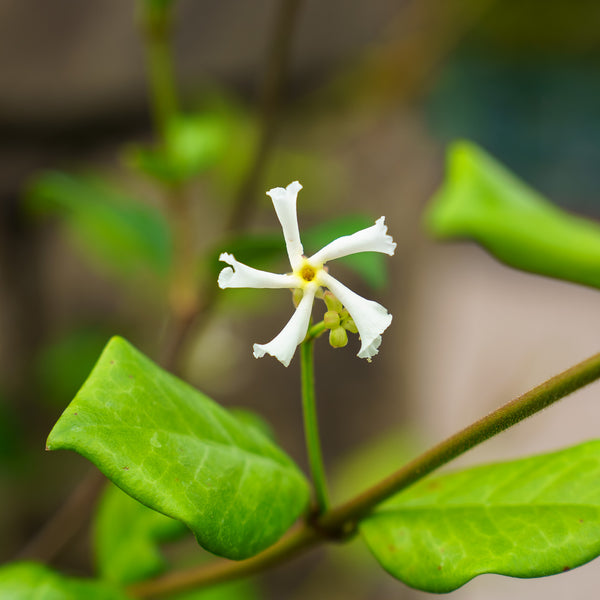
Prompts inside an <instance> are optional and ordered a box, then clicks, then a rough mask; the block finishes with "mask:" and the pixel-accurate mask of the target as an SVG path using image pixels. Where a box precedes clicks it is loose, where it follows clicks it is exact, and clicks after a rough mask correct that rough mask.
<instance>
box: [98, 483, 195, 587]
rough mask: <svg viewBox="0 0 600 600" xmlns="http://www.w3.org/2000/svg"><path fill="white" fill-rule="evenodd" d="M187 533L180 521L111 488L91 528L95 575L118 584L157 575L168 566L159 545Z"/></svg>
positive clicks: (106, 492) (104, 495)
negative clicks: (96, 570) (92, 528)
mask: <svg viewBox="0 0 600 600" xmlns="http://www.w3.org/2000/svg"><path fill="white" fill-rule="evenodd" d="M186 531H187V529H186V527H185V525H184V524H183V523H182V522H181V521H176V520H175V519H171V518H169V517H166V516H165V515H163V514H161V513H159V512H156V511H155V510H152V509H151V508H148V507H147V506H144V505H143V504H141V503H140V502H138V501H137V500H135V499H134V498H132V497H131V496H128V495H127V494H126V493H125V492H123V491H121V490H120V489H119V488H118V487H116V486H114V485H110V486H108V487H107V488H106V490H105V492H104V494H103V495H102V498H101V500H100V505H99V507H98V511H97V513H96V519H95V526H94V539H93V543H94V554H95V557H96V565H97V568H98V573H99V574H100V576H101V577H102V578H103V579H106V580H108V581H112V582H114V583H120V584H129V583H134V582H136V581H141V580H144V579H148V578H149V577H152V576H154V575H158V574H159V573H160V572H161V571H163V570H164V569H165V568H166V567H167V563H166V561H165V559H164V558H163V556H162V555H161V553H160V549H159V544H160V542H167V541H169V540H172V539H175V538H177V537H179V536H180V535H182V534H184V533H185V532H186Z"/></svg>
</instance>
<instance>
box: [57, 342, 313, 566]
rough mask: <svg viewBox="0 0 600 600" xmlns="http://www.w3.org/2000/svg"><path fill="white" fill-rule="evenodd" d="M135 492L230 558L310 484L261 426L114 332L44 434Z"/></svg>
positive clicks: (280, 517) (257, 541)
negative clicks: (241, 417) (246, 420)
mask: <svg viewBox="0 0 600 600" xmlns="http://www.w3.org/2000/svg"><path fill="white" fill-rule="evenodd" d="M48 448H49V449H51V450H55V449H58V448H66V449H72V450H76V451H77V452H79V453H80V454H82V455H83V456H85V457H87V458H89V459H90V460H91V461H92V462H94V463H95V464H96V465H97V466H98V467H99V468H100V470H101V471H102V472H103V473H105V474H106V476H107V477H109V478H110V479H112V481H113V482H114V483H116V484H117V485H118V486H119V487H121V488H122V489H123V490H125V491H126V492H127V493H128V494H130V495H132V496H133V497H135V498H136V499H138V500H139V501H140V502H142V503H144V504H146V505H147V506H149V507H151V508H153V509H155V510H158V511H160V512H162V513H164V514H166V515H168V516H170V517H173V518H175V519H178V520H180V521H183V522H184V523H185V524H186V525H187V526H188V527H189V528H190V529H191V530H192V531H193V532H194V534H195V535H196V537H197V539H198V542H199V543H200V544H201V545H202V546H203V547H204V548H206V549H207V550H209V551H210V552H213V553H215V554H219V555H222V556H226V557H228V558H233V559H242V558H246V557H248V556H252V555H253V554H256V553H258V552H259V551H261V550H263V549H264V548H266V547H267V546H269V545H271V544H272V543H274V542H275V541H276V540H277V539H278V538H279V537H280V536H281V535H282V534H283V533H284V532H285V531H286V530H287V529H288V528H289V527H290V525H291V524H292V523H293V521H294V520H295V519H296V518H297V517H298V516H299V515H300V514H301V513H302V511H303V510H304V509H305V508H306V506H307V504H308V499H309V489H308V484H307V482H306V479H305V478H304V476H303V475H302V474H301V473H300V471H299V470H298V468H297V467H296V465H295V464H294V463H293V462H292V461H291V459H290V458H289V457H288V456H287V455H286V454H285V453H284V452H283V451H282V450H280V449H279V448H278V447H277V446H275V445H274V444H273V443H272V442H271V441H270V440H269V439H268V438H267V437H266V436H265V435H264V434H263V433H262V432H261V431H259V430H258V429H256V428H255V427H253V426H251V425H248V424H245V423H242V422H241V421H240V420H238V419H237V418H236V417H235V416H234V415H232V414H230V413H229V412H228V411H226V410H225V409H223V408H221V407H220V406H219V405H217V404H216V403H215V402H213V401H212V400H210V399H209V398H207V397H206V396H204V395H203V394H201V393H200V392H198V391H197V390H195V389H193V388H192V387H190V386H189V385H187V384H186V383H184V382H182V381H181V380H179V379H177V378H176V377H174V376H172V375H170V374H169V373H167V372H165V371H163V370H162V369H160V368H159V367H158V366H157V365H155V364H154V363H153V362H152V361H150V360H149V359H148V358H146V357H145V356H144V355H143V354H141V353H140V352H139V351H138V350H136V349H135V348H133V346H131V345H130V344H129V343H128V342H126V341H125V340H123V339H122V338H118V337H115V338H113V339H112V340H111V341H110V342H109V344H108V345H107V347H106V348H105V350H104V352H103V353H102V356H101V357H100V360H99V361H98V364H97V365H96V367H95V368H94V370H93V371H92V373H91V375H90V377H89V379H88V380H87V381H86V383H85V384H84V386H83V387H82V388H81V390H80V391H79V393H78V394H77V396H76V397H75V400H73V402H72V403H71V404H70V405H69V407H68V408H67V410H65V412H64V413H63V415H62V416H61V418H60V419H59V421H58V423H57V424H56V425H55V427H54V429H53V430H52V432H51V433H50V436H49V438H48Z"/></svg>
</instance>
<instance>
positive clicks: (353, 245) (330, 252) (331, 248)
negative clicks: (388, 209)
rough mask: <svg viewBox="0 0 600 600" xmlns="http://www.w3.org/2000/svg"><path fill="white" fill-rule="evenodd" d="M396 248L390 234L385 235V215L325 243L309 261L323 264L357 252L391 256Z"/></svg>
mask: <svg viewBox="0 0 600 600" xmlns="http://www.w3.org/2000/svg"><path fill="white" fill-rule="evenodd" d="M395 249H396V243H395V242H394V240H392V236H391V235H387V227H386V225H385V217H380V218H379V219H377V221H375V225H372V226H371V227H367V229H361V230H360V231H357V232H356V233H353V234H352V235H345V236H343V237H340V238H338V239H337V240H334V241H333V242H331V243H330V244H327V246H325V247H324V248H322V249H321V250H319V251H318V252H317V253H316V254H315V255H314V256H311V257H310V259H309V260H310V261H311V262H312V263H316V264H321V265H322V264H324V263H326V262H327V261H328V260H333V259H334V258H341V257H342V256H348V255H349V254H356V253H357V252H382V253H383V254H389V255H390V256H392V255H393V254H394V250H395Z"/></svg>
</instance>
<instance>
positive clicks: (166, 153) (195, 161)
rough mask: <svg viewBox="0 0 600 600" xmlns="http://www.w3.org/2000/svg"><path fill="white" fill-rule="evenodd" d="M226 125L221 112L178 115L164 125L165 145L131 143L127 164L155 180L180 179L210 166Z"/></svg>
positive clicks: (216, 156)
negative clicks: (144, 145)
mask: <svg viewBox="0 0 600 600" xmlns="http://www.w3.org/2000/svg"><path fill="white" fill-rule="evenodd" d="M228 136H229V126H228V124H227V120H226V118H225V116H224V115H223V114H220V113H219V112H216V111H215V112H208V111H207V112H205V113H203V114H189V115H183V114H179V115H176V116H175V117H174V118H172V119H171V120H170V121H169V123H168V124H167V129H166V132H165V145H164V147H163V146H161V147H158V148H153V149H151V148H145V147H142V146H131V147H129V148H128V149H127V150H126V154H125V159H126V161H127V162H128V164H129V165H130V166H131V167H133V168H135V169H137V170H139V171H141V172H143V173H145V174H147V175H150V176H152V177H155V178H156V179H158V180H159V181H163V182H167V183H180V182H184V181H186V180H188V179H190V178H192V177H194V176H195V175H198V174H199V173H202V172H203V171H205V170H207V169H208V168H210V167H211V166H212V165H213V164H215V162H217V161H218V160H219V159H220V158H221V157H222V155H223V153H224V152H225V149H226V140H227V138H228Z"/></svg>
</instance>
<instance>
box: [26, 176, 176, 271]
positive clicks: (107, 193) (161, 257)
mask: <svg viewBox="0 0 600 600" xmlns="http://www.w3.org/2000/svg"><path fill="white" fill-rule="evenodd" d="M27 202H28V206H29V207H30V208H31V209H32V210H33V211H35V212H38V213H41V214H52V215H55V214H57V215H60V216H62V217H63V219H64V220H65V222H66V224H67V225H68V227H69V229H70V232H71V234H72V235H73V236H74V237H75V238H76V240H77V242H78V244H79V245H80V246H81V247H82V248H84V249H85V250H86V252H87V253H88V254H89V255H90V256H91V257H92V258H94V259H96V260H100V261H101V262H102V263H103V264H105V265H107V266H109V267H110V268H111V269H112V270H113V271H115V272H117V273H119V274H124V275H131V274H135V273H137V272H138V271H139V269H140V268H142V269H150V270H151V271H154V272H155V273H157V274H158V275H164V274H166V273H167V271H168V269H169V264H170V261H171V242H170V234H169V231H168V228H167V225H166V223H165V222H164V219H163V218H162V216H161V214H160V213H159V212H158V211H157V210H155V209H153V208H151V207H149V206H145V205H142V204H140V203H137V202H135V201H133V200H132V199H130V198H128V197H127V196H125V195H124V194H122V193H121V192H120V191H118V190H115V189H113V188H112V187H110V186H109V185H107V184H106V183H105V182H103V181H101V180H99V179H95V178H92V177H82V176H72V175H67V174H65V173H58V172H48V173H44V174H42V175H41V176H39V177H38V178H37V179H36V180H35V181H34V182H33V184H32V185H31V186H30V188H29V190H28V196H27Z"/></svg>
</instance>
